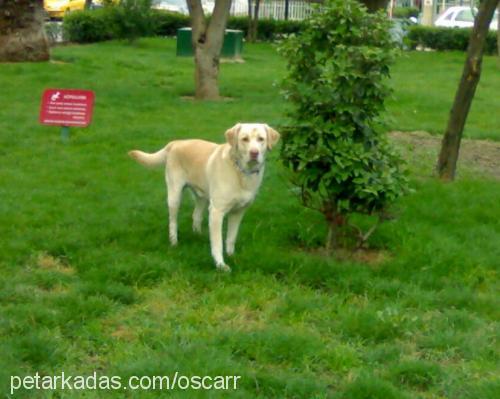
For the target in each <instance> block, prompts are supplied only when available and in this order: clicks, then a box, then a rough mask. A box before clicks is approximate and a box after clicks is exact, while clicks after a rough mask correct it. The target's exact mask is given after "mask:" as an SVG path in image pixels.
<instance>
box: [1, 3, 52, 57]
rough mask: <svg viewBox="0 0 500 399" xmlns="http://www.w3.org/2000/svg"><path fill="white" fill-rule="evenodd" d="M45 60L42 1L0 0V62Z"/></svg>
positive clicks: (45, 40)
mask: <svg viewBox="0 0 500 399" xmlns="http://www.w3.org/2000/svg"><path fill="white" fill-rule="evenodd" d="M49 58H50V54H49V44H48V40H47V36H46V34H45V29H44V12H43V0H31V1H30V0H0V62H22V61H31V62H34V61H47V60H49Z"/></svg>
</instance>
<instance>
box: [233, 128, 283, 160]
mask: <svg viewBox="0 0 500 399" xmlns="http://www.w3.org/2000/svg"><path fill="white" fill-rule="evenodd" d="M279 138H280V134H279V133H278V132H277V131H276V130H274V129H273V128H271V127H269V126H268V125H266V124H265V123H238V124H236V125H234V126H233V127H232V128H231V129H229V130H227V131H226V140H227V142H228V143H229V144H230V145H231V147H232V148H233V151H235V152H236V154H237V156H238V158H239V159H240V161H241V162H242V163H243V164H245V165H248V164H251V163H256V164H258V163H262V162H264V159H265V155H266V151H267V150H270V149H271V148H273V146H274V145H275V144H276V143H277V142H278V140H279Z"/></svg>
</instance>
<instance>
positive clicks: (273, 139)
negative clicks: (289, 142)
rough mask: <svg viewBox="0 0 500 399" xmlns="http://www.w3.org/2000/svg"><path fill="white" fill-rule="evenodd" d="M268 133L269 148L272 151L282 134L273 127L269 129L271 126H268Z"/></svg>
mask: <svg viewBox="0 0 500 399" xmlns="http://www.w3.org/2000/svg"><path fill="white" fill-rule="evenodd" d="M266 131H267V148H268V149H269V150H270V149H271V148H273V146H274V145H275V144H276V143H277V142H278V140H279V139H280V134H279V133H278V132H277V131H276V130H274V129H273V128H272V127H269V125H266Z"/></svg>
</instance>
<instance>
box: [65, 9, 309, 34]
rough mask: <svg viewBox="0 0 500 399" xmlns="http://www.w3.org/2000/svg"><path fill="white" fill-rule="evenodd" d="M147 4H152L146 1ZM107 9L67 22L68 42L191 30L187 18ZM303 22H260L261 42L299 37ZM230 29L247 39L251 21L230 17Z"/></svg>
mask: <svg viewBox="0 0 500 399" xmlns="http://www.w3.org/2000/svg"><path fill="white" fill-rule="evenodd" d="M146 2H149V0H148V1H146ZM125 5H126V2H124V3H122V5H121V6H106V7H103V8H100V9H97V10H85V11H77V12H73V13H70V14H68V15H67V16H66V17H65V18H64V32H65V37H66V39H67V40H69V41H71V42H76V43H91V42H100V41H104V40H111V39H132V38H136V37H138V36H151V35H154V36H175V35H176V34H177V30H178V29H179V28H184V27H186V26H190V19H189V16H188V15H183V14H179V13H175V12H168V11H162V10H146V9H144V8H141V7H138V8H137V7H136V8H134V7H132V6H131V5H129V6H127V7H128V8H127V7H125ZM302 26H303V23H302V22H301V21H279V20H273V19H261V20H260V21H259V30H258V37H257V38H258V39H259V40H275V39H279V38H281V37H282V36H284V35H289V34H292V33H298V32H299V31H300V30H301V28H302ZM227 28H228V29H239V30H242V31H243V32H244V34H245V35H246V32H247V29H248V17H230V18H229V20H228V23H227Z"/></svg>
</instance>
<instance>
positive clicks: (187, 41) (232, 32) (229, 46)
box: [177, 28, 243, 58]
mask: <svg viewBox="0 0 500 399" xmlns="http://www.w3.org/2000/svg"><path fill="white" fill-rule="evenodd" d="M191 37H192V32H191V28H180V29H178V30H177V56H181V57H190V56H192V55H193V53H194V52H193V44H192V42H191ZM242 52H243V31H241V30H236V29H226V32H225V34H224V43H223V45H222V50H221V56H222V57H224V58H240V57H241V53H242Z"/></svg>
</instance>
